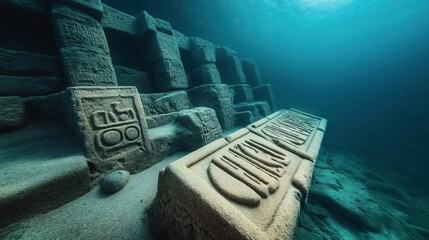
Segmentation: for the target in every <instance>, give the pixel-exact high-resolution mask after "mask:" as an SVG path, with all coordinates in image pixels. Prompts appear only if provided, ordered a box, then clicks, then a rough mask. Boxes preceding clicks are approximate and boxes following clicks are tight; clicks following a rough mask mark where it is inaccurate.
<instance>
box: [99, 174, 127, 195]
mask: <svg viewBox="0 0 429 240" xmlns="http://www.w3.org/2000/svg"><path fill="white" fill-rule="evenodd" d="M129 179H130V173H129V172H127V171H124V170H116V171H113V172H111V173H109V174H107V175H106V176H105V177H104V179H103V182H102V183H101V185H100V188H101V191H102V192H104V193H107V194H113V193H115V192H117V191H119V190H121V189H122V188H124V187H125V185H127V183H128V180H129Z"/></svg>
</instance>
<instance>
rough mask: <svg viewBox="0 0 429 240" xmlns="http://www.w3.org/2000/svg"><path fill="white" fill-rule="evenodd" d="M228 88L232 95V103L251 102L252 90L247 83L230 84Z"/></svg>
mask: <svg viewBox="0 0 429 240" xmlns="http://www.w3.org/2000/svg"><path fill="white" fill-rule="evenodd" d="M229 89H230V90H231V92H232V94H233V95H234V103H235V104H238V103H248V102H253V92H252V89H251V88H250V86H249V85H248V84H236V85H230V86H229Z"/></svg>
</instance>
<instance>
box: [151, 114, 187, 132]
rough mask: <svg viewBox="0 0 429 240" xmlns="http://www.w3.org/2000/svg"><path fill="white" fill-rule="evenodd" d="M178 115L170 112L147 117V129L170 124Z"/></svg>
mask: <svg viewBox="0 0 429 240" xmlns="http://www.w3.org/2000/svg"><path fill="white" fill-rule="evenodd" d="M178 114H179V113H178V112H171V113H165V114H158V115H153V116H148V117H146V122H147V127H148V128H157V127H160V126H164V125H167V124H169V123H172V122H174V121H176V118H177V116H178Z"/></svg>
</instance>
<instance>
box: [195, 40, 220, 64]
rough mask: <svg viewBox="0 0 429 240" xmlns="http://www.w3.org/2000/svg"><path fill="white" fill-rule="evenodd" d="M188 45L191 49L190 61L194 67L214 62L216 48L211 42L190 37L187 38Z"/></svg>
mask: <svg viewBox="0 0 429 240" xmlns="http://www.w3.org/2000/svg"><path fill="white" fill-rule="evenodd" d="M189 44H190V48H191V59H192V62H193V65H194V66H198V65H200V64H206V63H215V62H216V48H215V46H214V45H213V44H212V43H211V42H209V41H206V40H203V39H201V38H196V37H191V38H189Z"/></svg>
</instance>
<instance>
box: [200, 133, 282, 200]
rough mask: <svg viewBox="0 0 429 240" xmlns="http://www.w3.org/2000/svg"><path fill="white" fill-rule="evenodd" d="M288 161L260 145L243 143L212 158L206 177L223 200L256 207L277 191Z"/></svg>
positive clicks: (265, 146) (248, 141)
mask: <svg viewBox="0 0 429 240" xmlns="http://www.w3.org/2000/svg"><path fill="white" fill-rule="evenodd" d="M288 164H289V159H287V158H286V156H285V155H284V154H283V153H281V152H280V151H278V150H277V149H275V148H274V147H272V146H270V145H268V144H265V143H263V142H259V141H255V140H245V141H244V142H242V143H238V144H236V145H234V146H233V147H230V148H229V149H228V150H227V151H226V152H225V153H224V154H222V155H221V156H220V157H218V156H214V157H213V159H212V162H211V163H210V166H209V168H208V173H209V177H210V180H211V182H212V183H213V185H214V186H215V188H216V189H217V190H218V191H220V192H221V193H223V194H224V195H225V196H226V197H228V198H230V199H231V200H234V201H236V202H239V203H242V204H246V205H249V206H257V205H259V203H260V200H261V199H262V198H267V197H268V196H269V195H270V194H272V193H274V192H275V191H276V190H277V189H278V187H279V179H280V177H281V176H283V174H284V173H285V172H286V166H287V165H288Z"/></svg>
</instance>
